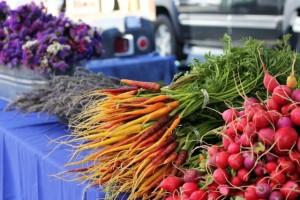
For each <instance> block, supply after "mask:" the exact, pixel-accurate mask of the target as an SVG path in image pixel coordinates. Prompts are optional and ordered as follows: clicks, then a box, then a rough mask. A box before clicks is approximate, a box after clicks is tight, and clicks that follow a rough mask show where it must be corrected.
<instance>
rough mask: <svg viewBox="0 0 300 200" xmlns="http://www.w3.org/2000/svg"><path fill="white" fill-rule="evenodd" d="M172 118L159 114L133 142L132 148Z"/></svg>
mask: <svg viewBox="0 0 300 200" xmlns="http://www.w3.org/2000/svg"><path fill="white" fill-rule="evenodd" d="M171 119H172V117H171V116H170V115H163V116H161V117H160V118H159V119H158V120H157V121H156V122H155V124H153V125H152V126H151V127H150V128H149V129H148V130H147V131H145V133H144V134H143V135H141V136H140V137H139V138H138V139H137V141H136V142H135V144H134V145H133V146H132V148H134V147H135V146H137V145H139V143H141V142H142V141H144V140H145V139H146V138H147V137H149V136H150V135H152V134H154V133H157V132H158V130H160V129H162V127H163V126H165V125H166V123H167V122H169V121H170V120H171Z"/></svg>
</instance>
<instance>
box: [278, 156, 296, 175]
mask: <svg viewBox="0 0 300 200" xmlns="http://www.w3.org/2000/svg"><path fill="white" fill-rule="evenodd" d="M277 163H278V165H279V166H280V168H281V169H282V171H284V172H286V173H294V172H295V170H296V166H295V165H294V163H293V161H292V160H291V159H290V158H289V157H286V156H283V157H280V158H278V159H277Z"/></svg>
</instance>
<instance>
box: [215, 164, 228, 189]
mask: <svg viewBox="0 0 300 200" xmlns="http://www.w3.org/2000/svg"><path fill="white" fill-rule="evenodd" d="M228 177H229V175H228V173H227V172H226V171H225V170H224V169H221V168H217V169H216V170H215V171H214V172H213V179H214V181H215V182H216V183H218V184H220V185H223V184H225V183H226V182H227V180H228Z"/></svg>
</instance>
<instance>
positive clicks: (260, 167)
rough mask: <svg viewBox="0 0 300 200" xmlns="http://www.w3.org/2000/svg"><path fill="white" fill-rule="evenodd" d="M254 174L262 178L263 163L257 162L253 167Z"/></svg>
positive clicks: (263, 172)
mask: <svg viewBox="0 0 300 200" xmlns="http://www.w3.org/2000/svg"><path fill="white" fill-rule="evenodd" d="M254 173H255V174H256V175H257V176H263V175H264V174H265V170H264V164H263V162H261V161H259V162H258V163H257V164H256V165H255V167H254Z"/></svg>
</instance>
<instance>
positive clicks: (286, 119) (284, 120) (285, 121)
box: [276, 116, 294, 129]
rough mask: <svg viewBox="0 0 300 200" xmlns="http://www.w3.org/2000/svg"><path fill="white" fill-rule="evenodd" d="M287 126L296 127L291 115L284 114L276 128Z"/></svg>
mask: <svg viewBox="0 0 300 200" xmlns="http://www.w3.org/2000/svg"><path fill="white" fill-rule="evenodd" d="M286 126H289V127H294V124H293V122H292V120H291V118H290V117H285V116H283V117H281V118H280V119H279V120H278V121H277V123H276V128H277V129H278V128H282V127H286Z"/></svg>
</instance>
